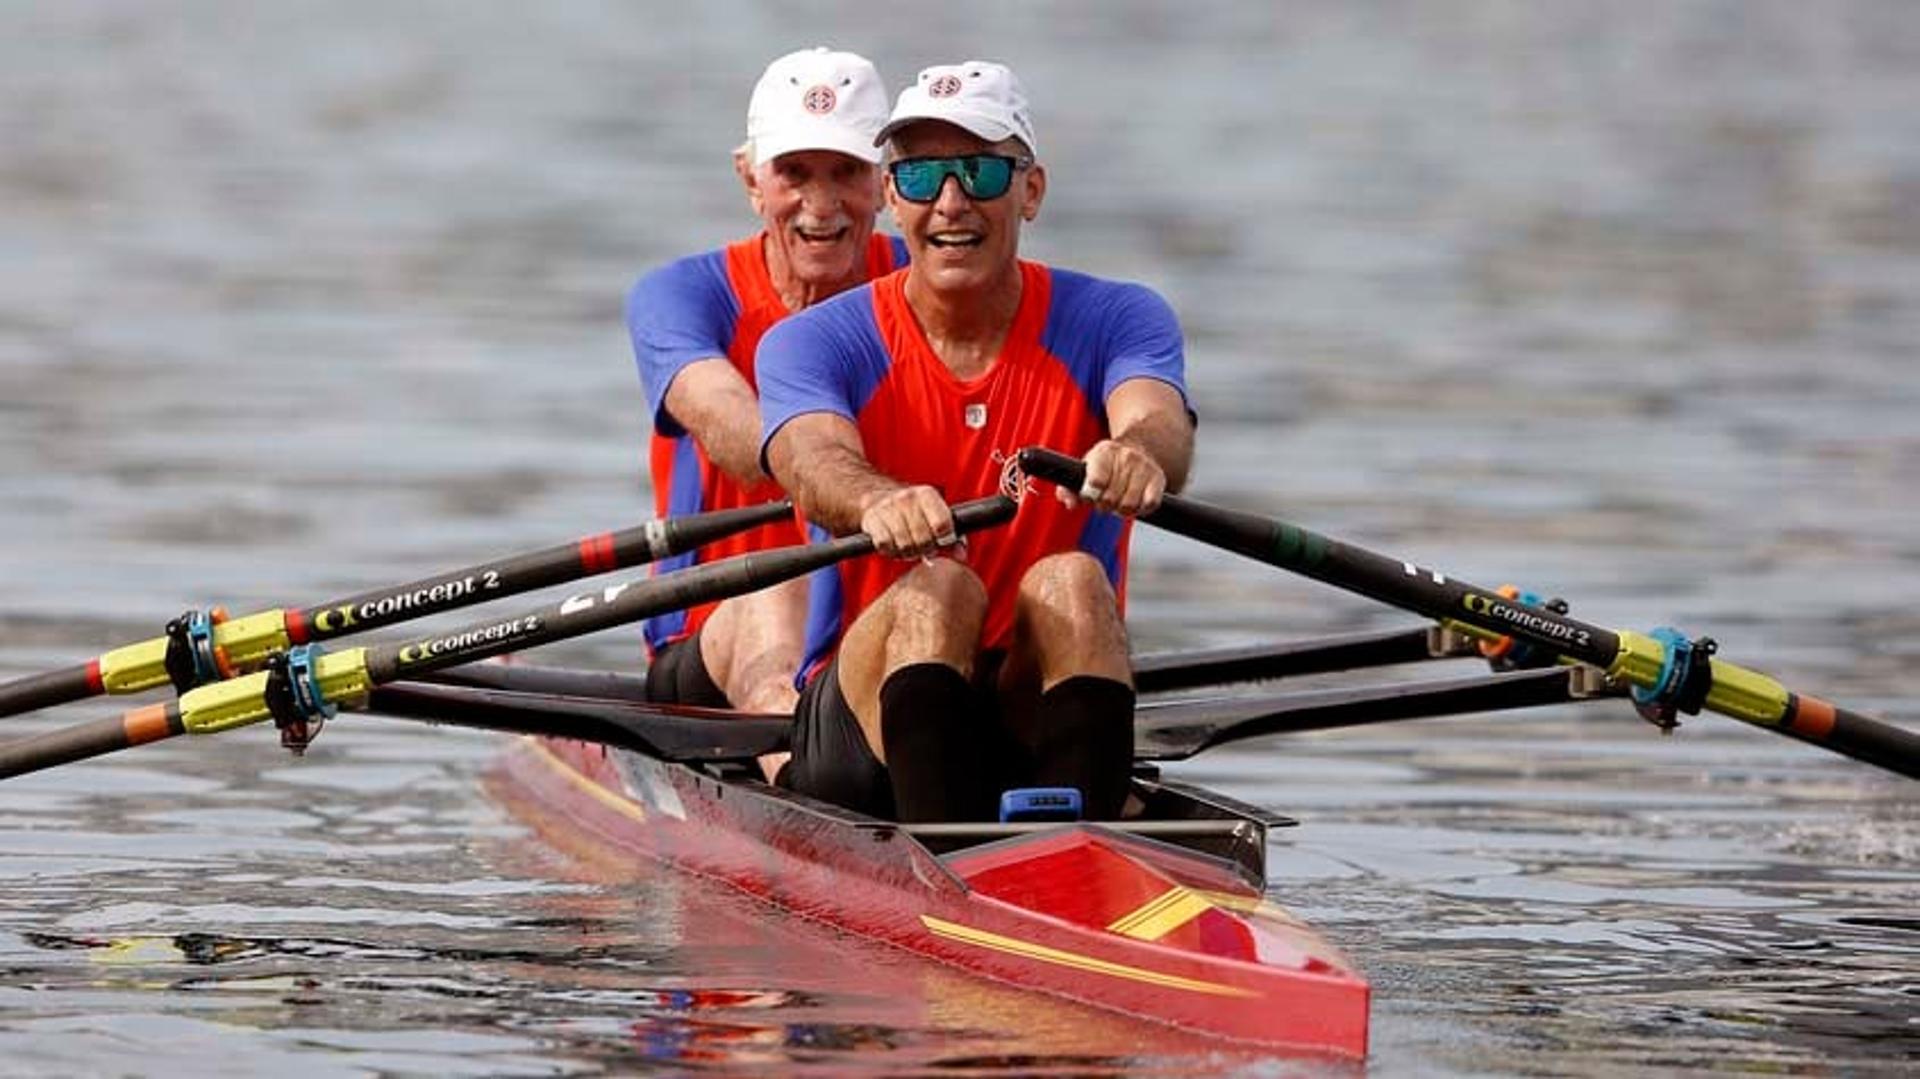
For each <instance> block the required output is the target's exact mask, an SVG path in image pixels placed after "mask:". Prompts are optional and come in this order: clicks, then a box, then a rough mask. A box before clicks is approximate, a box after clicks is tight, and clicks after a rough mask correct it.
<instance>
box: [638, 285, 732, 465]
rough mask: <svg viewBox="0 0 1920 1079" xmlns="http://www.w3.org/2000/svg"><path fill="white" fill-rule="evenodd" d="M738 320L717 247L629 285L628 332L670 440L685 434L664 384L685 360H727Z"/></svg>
mask: <svg viewBox="0 0 1920 1079" xmlns="http://www.w3.org/2000/svg"><path fill="white" fill-rule="evenodd" d="M739 318H740V303H739V301H738V300H737V299H735V298H734V295H733V289H732V287H731V286H729V285H728V283H727V271H726V264H725V256H724V255H723V253H721V252H718V251H712V252H708V253H707V254H704V255H694V256H692V257H690V258H684V259H681V260H680V261H678V262H675V263H672V264H670V265H667V266H663V267H661V268H660V269H657V270H655V271H653V272H652V273H650V274H648V275H646V276H645V277H643V278H641V279H640V281H639V283H638V284H636V285H634V286H633V291H632V292H630V293H628V294H627V333H628V334H629V335H631V336H632V338H633V358H634V362H635V363H636V364H638V365H639V368H640V384H641V386H643V387H644V388H645V389H646V393H647V409H648V412H649V414H650V415H651V416H652V417H653V427H654V430H656V431H658V432H659V433H660V434H662V435H665V436H666V437H668V438H677V437H679V436H680V435H683V434H685V433H686V429H685V428H684V427H681V426H680V424H679V423H677V422H675V420H674V418H673V417H672V416H671V415H669V414H668V412H667V406H666V402H667V388H668V387H669V386H671V385H673V380H674V378H675V376H677V375H679V374H680V372H681V370H682V369H684V368H685V367H686V366H687V365H688V364H690V363H693V362H695V361H696V360H707V359H716V358H719V359H724V358H726V355H727V346H728V344H730V343H731V342H732V340H733V328H734V324H735V323H736V322H738V321H739Z"/></svg>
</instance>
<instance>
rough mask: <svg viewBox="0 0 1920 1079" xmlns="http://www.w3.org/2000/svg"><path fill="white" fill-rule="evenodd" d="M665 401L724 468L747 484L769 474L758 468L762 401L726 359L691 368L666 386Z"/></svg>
mask: <svg viewBox="0 0 1920 1079" xmlns="http://www.w3.org/2000/svg"><path fill="white" fill-rule="evenodd" d="M666 406H667V411H668V412H669V413H671V414H672V416H673V418H674V419H675V420H676V421H678V422H679V424H680V426H682V427H684V428H686V429H687V431H688V433H690V434H691V435H693V438H694V441H696V442H698V443H700V448H701V449H702V450H704V451H705V452H706V455H707V460H709V461H712V462H713V463H714V465H715V466H716V467H718V468H719V469H720V470H721V471H722V472H725V473H726V474H727V475H729V476H732V477H733V478H734V479H736V480H738V481H739V482H740V483H742V484H743V485H748V486H751V485H752V484H755V483H758V482H760V481H761V480H764V479H766V478H767V475H766V473H765V472H763V471H762V470H761V468H760V409H759V402H758V401H756V400H755V399H754V396H753V390H752V389H751V388H750V387H749V386H748V385H747V382H746V380H745V379H744V378H741V377H740V375H739V374H738V373H737V372H736V371H734V369H733V366H732V365H731V364H729V363H728V362H727V361H725V360H702V361H700V362H698V363H695V364H692V365H691V366H689V367H687V368H686V369H685V370H683V371H682V372H681V373H680V375H679V377H678V378H676V379H674V381H673V385H672V386H670V387H668V389H667V398H666Z"/></svg>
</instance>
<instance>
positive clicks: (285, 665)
mask: <svg viewBox="0 0 1920 1079" xmlns="http://www.w3.org/2000/svg"><path fill="white" fill-rule="evenodd" d="M325 654H326V649H324V648H321V647H320V646H319V645H317V644H302V645H296V646H295V647H293V648H289V649H287V650H286V651H285V652H279V653H276V654H274V655H272V656H269V657H268V658H267V691H266V702H267V711H268V712H269V713H271V714H272V716H273V725H274V726H276V727H278V728H280V744H281V745H283V746H285V747H287V748H288V749H290V750H292V751H293V753H294V755H295V756H299V755H300V754H302V753H305V752H306V750H307V746H308V745H310V744H312V742H313V740H314V739H315V738H318V737H319V736H320V728H321V726H322V725H323V724H325V723H326V721H327V720H329V719H332V718H333V717H334V715H335V713H337V712H339V710H340V709H339V706H337V705H334V704H331V703H329V702H328V701H327V697H326V694H324V693H322V692H321V691H320V675H319V671H318V670H317V669H316V668H317V665H318V663H319V660H320V657H321V656H322V655H325Z"/></svg>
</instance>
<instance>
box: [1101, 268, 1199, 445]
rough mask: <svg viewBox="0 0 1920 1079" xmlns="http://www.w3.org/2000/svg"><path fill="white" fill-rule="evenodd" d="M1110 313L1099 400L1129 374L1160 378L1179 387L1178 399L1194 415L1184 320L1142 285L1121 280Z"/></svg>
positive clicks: (1107, 312)
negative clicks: (1105, 359) (1182, 335)
mask: <svg viewBox="0 0 1920 1079" xmlns="http://www.w3.org/2000/svg"><path fill="white" fill-rule="evenodd" d="M1106 315H1107V317H1106V319H1105V320H1104V321H1105V323H1106V325H1105V327H1104V329H1105V337H1106V341H1105V345H1106V348H1105V349H1104V351H1105V353H1106V357H1107V362H1106V370H1105V372H1104V373H1103V374H1102V377H1101V386H1100V399H1101V400H1102V401H1104V400H1106V399H1107V397H1108V395H1110V394H1112V393H1113V391H1114V390H1115V389H1117V388H1118V387H1119V385H1120V384H1121V383H1122V382H1125V381H1127V380H1129V379H1135V378H1152V379H1158V380H1159V381H1161V382H1165V383H1167V384H1168V385H1170V386H1172V387H1173V388H1174V389H1176V390H1178V391H1180V400H1181V401H1182V402H1183V403H1185V404H1186V406H1187V413H1188V415H1192V413H1193V404H1192V402H1191V401H1189V400H1188V398H1187V359H1186V346H1185V343H1184V340H1183V339H1182V337H1181V334H1180V320H1179V319H1178V318H1177V317H1175V316H1174V313H1173V308H1172V307H1169V306H1168V305H1167V301H1166V300H1164V299H1161V298H1160V294H1159V293H1157V292H1155V291H1153V290H1152V289H1150V288H1147V287H1146V286H1144V285H1121V286H1118V287H1116V288H1115V289H1114V291H1113V294H1112V296H1111V297H1110V299H1109V304H1108V306H1107V311H1106Z"/></svg>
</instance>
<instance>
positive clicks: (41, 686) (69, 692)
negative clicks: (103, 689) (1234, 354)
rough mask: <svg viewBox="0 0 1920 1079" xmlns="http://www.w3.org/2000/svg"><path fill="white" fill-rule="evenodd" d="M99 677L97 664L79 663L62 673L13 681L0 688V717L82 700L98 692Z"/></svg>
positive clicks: (39, 675) (37, 675) (33, 675)
mask: <svg viewBox="0 0 1920 1079" xmlns="http://www.w3.org/2000/svg"><path fill="white" fill-rule="evenodd" d="M99 677H100V675H99V666H98V665H97V664H94V663H82V664H80V665H78V666H74V667H68V668H66V669H64V670H58V671H48V672H46V673H45V674H30V675H28V676H26V677H25V678H16V679H14V680H13V681H11V682H8V683H6V684H5V685H0V716H4V715H16V714H18V713H21V712H33V711H38V710H39V709H42V708H52V707H53V706H54V705H56V704H66V703H67V702H69V701H78V700H85V699H86V698H88V697H91V696H94V695H95V694H97V693H99V692H100V682H99Z"/></svg>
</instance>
